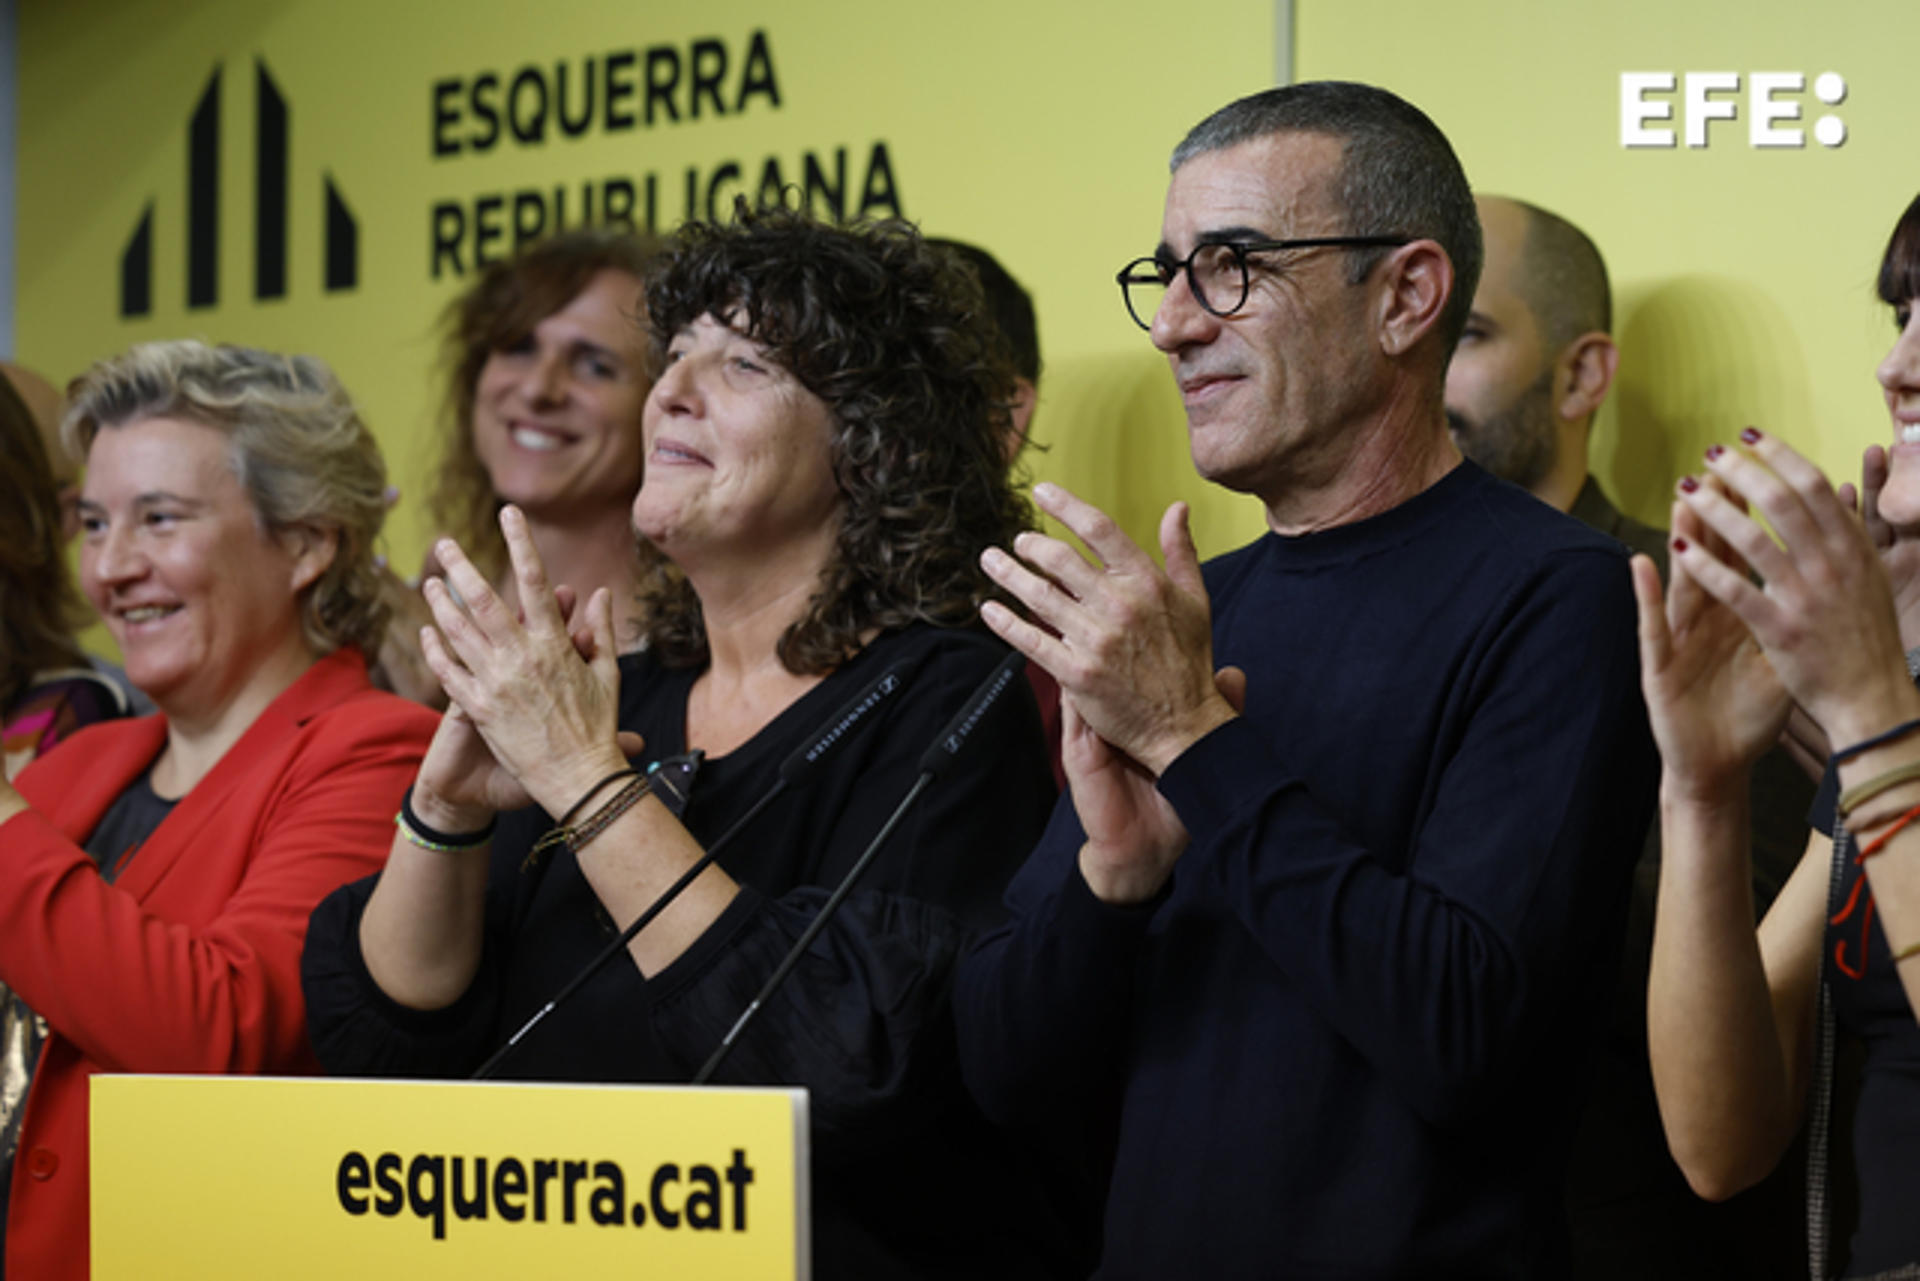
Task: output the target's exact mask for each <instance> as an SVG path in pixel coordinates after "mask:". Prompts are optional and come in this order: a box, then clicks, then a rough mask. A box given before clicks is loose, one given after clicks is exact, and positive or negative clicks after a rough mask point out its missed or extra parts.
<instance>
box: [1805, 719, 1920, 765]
mask: <svg viewBox="0 0 1920 1281" xmlns="http://www.w3.org/2000/svg"><path fill="white" fill-rule="evenodd" d="M1915 730H1920V720H1912V721H1902V722H1901V723H1900V724H1898V725H1895V726H1894V727H1893V728H1892V729H1890V730H1888V731H1887V732H1886V733H1884V734H1875V735H1874V736H1873V737H1872V738H1869V739H1866V740H1865V741H1863V742H1859V743H1855V744H1854V745H1853V746H1852V747H1844V748H1841V749H1840V750H1839V751H1837V752H1835V753H1834V754H1833V755H1832V756H1831V757H1830V758H1829V759H1828V761H1827V764H1828V765H1829V766H1830V767H1831V768H1834V769H1838V768H1839V767H1840V763H1841V762H1842V761H1847V760H1851V759H1852V758H1854V757H1856V756H1858V755H1860V753H1862V752H1869V751H1872V750H1873V749H1874V748H1876V747H1885V746H1886V745H1887V744H1888V743H1891V742H1894V741H1896V740H1898V739H1902V738H1905V737H1906V736H1907V735H1909V734H1911V733H1913V732H1914V731H1915Z"/></svg>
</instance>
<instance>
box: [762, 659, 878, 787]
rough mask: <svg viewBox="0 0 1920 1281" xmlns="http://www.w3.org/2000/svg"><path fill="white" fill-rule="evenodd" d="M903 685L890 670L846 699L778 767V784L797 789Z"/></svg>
mask: <svg viewBox="0 0 1920 1281" xmlns="http://www.w3.org/2000/svg"><path fill="white" fill-rule="evenodd" d="M905 683H906V682H905V681H904V680H903V679H902V678H901V676H900V673H899V669H897V668H893V667H889V668H888V669H887V670H886V671H884V672H882V673H880V675H878V676H876V677H874V678H873V680H872V681H870V682H868V684H867V686H866V688H864V689H862V690H861V691H860V692H859V693H858V694H855V695H854V696H853V697H852V698H850V699H848V700H847V702H846V705H845V706H844V707H842V708H841V709H840V710H839V711H837V712H835V713H834V714H833V718H832V719H831V720H829V721H828V722H827V723H826V724H825V725H822V726H821V727H820V729H819V732H817V733H815V734H814V735H813V736H812V737H810V738H809V739H807V741H806V742H804V743H802V744H801V745H800V746H799V747H797V748H795V749H794V751H793V755H791V756H789V757H787V759H786V760H784V761H782V762H781V763H780V781H781V782H783V783H785V784H787V786H789V787H796V786H798V785H799V784H801V783H803V782H805V781H806V780H807V779H808V778H810V777H812V776H813V773H814V772H815V771H816V770H818V769H819V768H820V764H821V762H823V761H825V760H826V759H827V758H828V757H829V756H831V755H832V754H833V751H834V749H835V748H837V747H838V746H840V744H842V743H844V742H846V741H847V739H849V738H851V737H852V736H853V734H854V731H855V730H857V729H858V728H859V727H860V723H861V722H862V721H863V720H867V719H870V718H871V717H872V716H873V714H874V709H876V708H878V707H879V706H880V704H882V703H884V702H886V701H887V700H888V699H889V698H892V697H893V696H894V695H895V694H896V693H898V692H899V691H900V687H901V686H902V685H904V684H905Z"/></svg>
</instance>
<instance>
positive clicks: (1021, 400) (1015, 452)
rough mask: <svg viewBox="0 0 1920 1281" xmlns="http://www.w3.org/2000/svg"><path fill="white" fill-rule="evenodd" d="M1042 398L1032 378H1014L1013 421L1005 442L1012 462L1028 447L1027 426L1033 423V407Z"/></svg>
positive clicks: (1008, 459) (1007, 456)
mask: <svg viewBox="0 0 1920 1281" xmlns="http://www.w3.org/2000/svg"><path fill="white" fill-rule="evenodd" d="M1039 400H1040V389H1039V388H1038V387H1035V386H1034V385H1033V380H1032V379H1030V378H1015V379H1014V380H1013V414H1012V423H1011V425H1010V427H1009V429H1008V431H1007V437H1006V442H1005V446H1004V448H1005V450H1006V458H1007V461H1008V462H1009V463H1011V462H1012V461H1013V460H1014V459H1015V458H1017V457H1019V456H1020V451H1021V450H1022V449H1024V448H1025V447H1026V443H1027V428H1028V427H1029V426H1031V425H1032V423H1033V407H1034V405H1036V404H1037V403H1039Z"/></svg>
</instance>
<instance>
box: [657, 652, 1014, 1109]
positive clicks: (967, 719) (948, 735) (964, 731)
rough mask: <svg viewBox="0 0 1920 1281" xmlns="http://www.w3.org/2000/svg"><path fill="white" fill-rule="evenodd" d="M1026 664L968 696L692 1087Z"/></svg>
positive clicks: (1010, 660)
mask: <svg viewBox="0 0 1920 1281" xmlns="http://www.w3.org/2000/svg"><path fill="white" fill-rule="evenodd" d="M1026 662H1027V659H1026V656H1025V655H1024V654H1022V653H1020V651H1018V650H1013V651H1011V652H1009V653H1008V654H1007V656H1006V657H1005V658H1003V659H1001V660H1000V662H999V664H998V665H997V666H995V667H994V669H993V671H991V672H989V673H988V674H987V678H986V679H985V680H983V681H981V682H980V684H979V685H978V686H977V687H975V689H974V691H973V693H971V694H969V695H968V696H967V701H966V702H965V703H962V704H961V705H960V710H959V711H957V712H955V713H954V714H953V719H952V720H950V721H948V722H947V725H946V728H945V729H942V730H941V731H940V735H939V737H937V738H935V739H934V740H933V743H932V744H931V745H930V746H929V747H928V748H927V750H926V751H925V753H923V754H922V755H921V757H920V776H919V777H918V778H916V779H915V780H914V781H913V786H912V787H911V788H909V789H908V790H907V794H906V796H904V797H902V798H901V801H900V803H899V804H898V805H896V806H894V809H893V813H892V814H890V815H889V816H888V817H887V821H886V822H885V823H884V824H882V825H881V828H880V831H879V834H878V835H876V836H875V837H874V838H873V840H872V841H870V842H868V844H867V848H866V849H865V850H864V851H862V852H861V854H860V857H859V858H858V859H856V860H855V861H854V864H853V866H852V867H850V868H848V869H847V874H846V875H845V876H844V877H842V878H841V879H840V884H838V885H836V886H835V887H834V889H833V893H832V894H830V895H828V896H827V901H826V902H825V903H823V904H821V906H820V912H819V915H817V916H815V917H814V918H813V921H812V922H811V923H810V924H809V925H808V926H807V928H806V929H805V930H804V931H803V932H802V933H801V935H800V937H799V939H798V940H796V941H795V942H794V945H793V946H792V947H791V948H789V949H788V950H787V954H786V955H785V956H783V957H781V958H780V964H779V965H777V966H776V967H774V971H773V974H772V975H771V976H770V977H769V978H768V979H767V981H766V983H764V984H763V985H762V986H761V988H760V991H759V992H758V993H756V994H755V996H754V998H753V1000H751V1001H749V1002H748V1003H747V1008H746V1009H744V1010H742V1011H740V1017H739V1018H737V1019H735V1020H734V1021H733V1026H732V1027H731V1028H729V1029H727V1034H726V1035H725V1036H724V1037H722V1038H720V1044H719V1045H717V1046H715V1047H714V1050H713V1053H712V1054H711V1055H710V1056H708V1058H707V1061H706V1062H705V1063H703V1064H702V1065H701V1066H700V1070H699V1071H698V1072H697V1073H695V1074H694V1078H693V1082H692V1083H693V1084H694V1085H705V1084H706V1083H707V1082H708V1081H709V1080H711V1079H712V1078H713V1074H714V1073H715V1072H716V1071H718V1070H719V1068H720V1064H721V1063H722V1062H723V1061H724V1060H725V1059H726V1057H727V1055H728V1054H730V1053H731V1052H732V1051H733V1047H734V1044H735V1042H737V1041H738V1040H739V1039H740V1034H741V1033H742V1032H744V1031H746V1028H747V1024H749V1023H751V1022H752V1021H753V1017H754V1015H756V1014H758V1013H759V1012H760V1007H761V1006H763V1005H765V1004H766V1003H767V1001H768V1000H769V999H771V997H772V996H773V994H774V993H775V992H776V991H778V990H779V988H780V985H781V984H782V983H783V982H785V981H786V977H787V975H788V974H790V973H792V972H793V968H794V966H796V965H798V964H799V963H800V958H801V957H802V956H804V955H805V954H806V951H807V949H808V948H809V947H811V946H812V945H813V941H814V940H815V939H816V938H818V937H820V931H822V930H824V929H826V928H827V922H828V921H830V920H832V919H833V914H834V913H835V912H837V911H839V910H840V904H841V903H843V902H845V901H846V898H847V896H848V895H849V894H851V893H853V887H854V884H855V883H856V882H857V881H859V879H860V877H861V875H862V874H863V873H864V872H865V871H866V870H867V868H868V866H869V865H870V864H872V862H873V860H874V856H875V855H877V854H878V853H879V852H880V847H881V846H882V845H884V844H885V843H886V840H887V838H888V837H889V836H892V835H893V829H894V828H896V827H898V826H899V825H900V820H901V819H903V818H905V817H906V814H907V811H908V810H909V809H911V808H912V807H913V803H914V802H915V801H917V800H919V799H920V793H921V792H923V791H925V790H926V788H927V784H929V783H931V782H933V780H934V779H935V778H936V777H938V776H939V775H940V774H941V773H942V772H943V771H944V770H946V768H947V767H948V766H950V765H951V764H953V761H954V759H955V758H956V757H957V756H959V754H960V750H961V748H963V747H964V746H966V741H967V738H968V736H969V735H971V734H972V733H973V731H974V729H975V728H977V727H978V726H979V724H980V722H981V720H982V719H984V718H985V716H986V714H987V710H988V709H989V708H991V707H992V706H993V705H994V704H995V703H997V702H998V701H1000V696H1001V695H1002V694H1004V693H1005V692H1006V690H1007V687H1008V686H1009V685H1011V684H1012V683H1013V682H1014V681H1015V680H1016V679H1017V678H1018V676H1019V674H1020V671H1021V669H1022V668H1023V667H1025V666H1026Z"/></svg>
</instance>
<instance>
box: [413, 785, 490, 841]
mask: <svg viewBox="0 0 1920 1281" xmlns="http://www.w3.org/2000/svg"><path fill="white" fill-rule="evenodd" d="M408 804H409V805H410V806H411V807H412V809H413V812H414V813H415V814H416V815H418V816H419V818H420V821H421V822H423V823H425V824H426V825H427V826H428V827H430V828H433V829H435V830H436V831H440V832H478V831H480V830H481V829H483V828H485V827H487V826H488V825H489V824H491V823H492V822H493V818H494V812H493V810H492V809H491V808H489V807H488V806H485V805H460V804H455V803H452V802H449V801H446V800H444V799H442V798H441V797H440V796H439V795H438V794H437V793H435V792H434V790H433V789H432V788H431V787H426V786H423V785H421V784H420V783H417V782H416V783H415V784H414V785H413V791H412V793H411V795H410V797H409V799H408Z"/></svg>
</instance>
